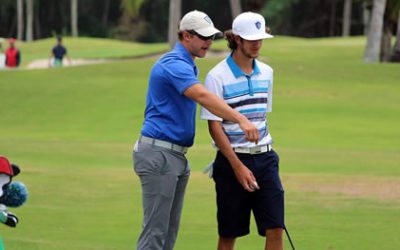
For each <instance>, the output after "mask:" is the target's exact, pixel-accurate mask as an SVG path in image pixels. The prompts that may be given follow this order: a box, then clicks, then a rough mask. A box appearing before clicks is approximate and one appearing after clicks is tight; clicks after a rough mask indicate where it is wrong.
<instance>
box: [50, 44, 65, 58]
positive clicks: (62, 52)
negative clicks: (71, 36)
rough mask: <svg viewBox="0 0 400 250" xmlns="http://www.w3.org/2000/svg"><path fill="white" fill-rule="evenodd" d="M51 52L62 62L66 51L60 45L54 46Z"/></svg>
mask: <svg viewBox="0 0 400 250" xmlns="http://www.w3.org/2000/svg"><path fill="white" fill-rule="evenodd" d="M52 52H53V55H54V57H55V58H56V59H58V60H62V59H63V58H64V56H65V55H66V54H67V49H66V48H65V47H64V46H62V45H56V46H54V47H53V50H52Z"/></svg>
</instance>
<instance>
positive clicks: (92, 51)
mask: <svg viewBox="0 0 400 250" xmlns="http://www.w3.org/2000/svg"><path fill="white" fill-rule="evenodd" d="M55 44H56V39H55V38H48V39H42V40H37V41H34V42H31V43H23V42H18V44H17V47H18V48H19V49H20V51H21V56H22V65H21V66H26V65H28V64H29V62H31V61H33V60H37V59H47V58H49V57H50V55H51V49H52V48H53V46H54V45H55ZM63 44H64V46H66V48H67V50H68V55H69V57H70V58H71V59H78V58H85V59H102V58H107V59H122V58H131V57H140V56H145V55H149V54H156V53H160V52H164V51H167V50H168V44H165V43H154V44H142V43H132V42H126V41H118V40H111V39H101V38H89V37H88V38H72V37H66V38H64V39H63Z"/></svg>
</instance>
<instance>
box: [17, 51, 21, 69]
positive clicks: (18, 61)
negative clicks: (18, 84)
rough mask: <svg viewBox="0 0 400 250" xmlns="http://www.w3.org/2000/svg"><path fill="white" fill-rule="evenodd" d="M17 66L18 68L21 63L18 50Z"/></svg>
mask: <svg viewBox="0 0 400 250" xmlns="http://www.w3.org/2000/svg"><path fill="white" fill-rule="evenodd" d="M16 59H17V60H16V61H17V66H19V64H20V63H21V53H20V52H19V50H18V51H17V58H16Z"/></svg>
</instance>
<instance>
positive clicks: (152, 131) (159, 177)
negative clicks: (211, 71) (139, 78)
mask: <svg viewBox="0 0 400 250" xmlns="http://www.w3.org/2000/svg"><path fill="white" fill-rule="evenodd" d="M218 33H220V31H219V30H218V29H216V28H215V27H214V24H213V22H212V21H211V19H210V17H209V16H208V15H207V14H205V13H203V12H201V11H191V12H189V13H187V14H186V15H185V16H184V17H183V18H182V20H181V22H180V25H179V32H178V38H179V41H178V42H177V43H176V45H175V47H174V49H173V50H171V51H170V52H168V53H166V54H165V55H163V56H162V57H161V58H160V59H159V60H158V61H157V62H156V63H155V64H154V65H153V68H152V70H151V73H150V77H149V87H148V90H147V98H146V109H145V114H144V122H143V127H142V130H141V135H140V136H139V139H138V141H137V142H136V144H135V147H134V153H133V160H134V169H135V172H136V174H137V175H138V176H139V178H140V181H141V184H142V205H143V223H142V232H141V234H140V237H139V240H138V243H137V248H136V249H138V250H149V249H151V250H172V249H173V247H174V244H175V240H176V237H177V235H178V229H179V224H180V218H181V211H182V206H183V200H184V195H185V190H186V184H187V182H188V180H189V175H190V167H189V163H188V160H187V158H186V155H185V154H186V152H187V150H188V149H189V148H190V147H191V146H192V145H193V142H194V136H195V124H196V102H197V103H199V104H200V105H202V106H205V107H206V108H207V109H208V110H210V111H211V112H213V113H214V114H216V115H218V116H220V117H223V118H224V119H226V120H230V121H232V122H233V123H237V124H238V127H240V128H241V129H242V131H244V133H245V135H246V136H245V139H246V140H249V141H253V142H256V141H257V140H258V137H259V134H258V130H257V128H256V127H255V126H254V125H253V124H252V123H251V122H250V121H249V120H248V119H247V118H246V117H245V116H244V115H242V114H240V113H239V112H238V111H236V110H234V109H232V108H230V107H229V106H228V105H227V104H226V103H225V102H224V101H223V100H222V99H220V98H218V97H217V96H216V95H214V94H212V93H210V92H209V91H207V90H206V89H205V88H204V86H203V85H202V84H201V82H200V80H199V79H198V69H197V66H196V64H195V59H196V57H199V58H202V57H205V55H206V53H207V51H208V50H209V48H210V46H211V44H212V42H213V39H214V36H215V35H216V34H218ZM136 125H137V124H136ZM249 178H250V177H249ZM247 181H248V183H252V180H251V179H247Z"/></svg>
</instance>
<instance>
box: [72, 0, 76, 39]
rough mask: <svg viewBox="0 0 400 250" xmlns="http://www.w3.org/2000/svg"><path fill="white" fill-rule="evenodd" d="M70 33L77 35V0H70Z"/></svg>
mask: <svg viewBox="0 0 400 250" xmlns="http://www.w3.org/2000/svg"><path fill="white" fill-rule="evenodd" d="M71 33H72V36H74V37H76V36H78V0H71Z"/></svg>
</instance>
